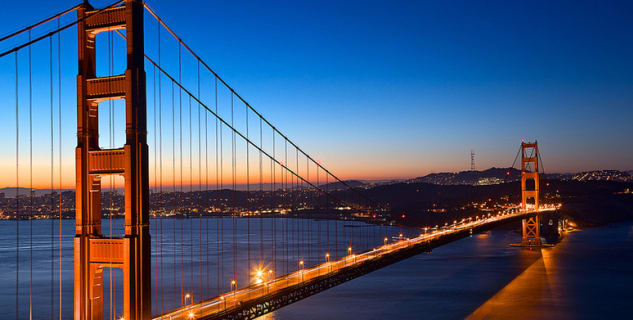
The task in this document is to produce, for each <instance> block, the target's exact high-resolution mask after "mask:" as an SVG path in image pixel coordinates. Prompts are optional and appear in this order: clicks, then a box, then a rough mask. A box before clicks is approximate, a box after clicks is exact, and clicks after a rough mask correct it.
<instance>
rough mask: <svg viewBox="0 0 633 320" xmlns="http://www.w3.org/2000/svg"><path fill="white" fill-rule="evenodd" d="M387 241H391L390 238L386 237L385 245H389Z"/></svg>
mask: <svg viewBox="0 0 633 320" xmlns="http://www.w3.org/2000/svg"><path fill="white" fill-rule="evenodd" d="M387 241H389V238H387V237H385V245H387Z"/></svg>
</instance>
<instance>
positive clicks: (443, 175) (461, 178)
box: [410, 167, 521, 185]
mask: <svg viewBox="0 0 633 320" xmlns="http://www.w3.org/2000/svg"><path fill="white" fill-rule="evenodd" d="M519 178H521V171H520V170H517V169H514V168H494V167H493V168H490V169H487V170H483V171H476V170H475V171H473V170H469V171H461V172H440V173H431V174H428V175H426V176H423V177H417V178H414V179H412V180H410V182H412V183H431V184H439V185H482V184H497V183H502V182H509V181H515V180H518V179H519Z"/></svg>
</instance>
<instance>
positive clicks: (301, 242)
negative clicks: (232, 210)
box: [0, 217, 417, 319]
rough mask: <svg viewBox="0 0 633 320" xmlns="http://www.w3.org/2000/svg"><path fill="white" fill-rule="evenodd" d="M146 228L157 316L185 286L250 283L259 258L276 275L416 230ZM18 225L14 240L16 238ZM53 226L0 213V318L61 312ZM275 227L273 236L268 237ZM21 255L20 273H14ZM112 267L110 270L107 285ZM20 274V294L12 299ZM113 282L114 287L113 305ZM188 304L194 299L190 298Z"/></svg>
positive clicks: (219, 224) (333, 225)
mask: <svg viewBox="0 0 633 320" xmlns="http://www.w3.org/2000/svg"><path fill="white" fill-rule="evenodd" d="M260 221H261V222H262V224H261V226H260ZM74 223H75V221H74V220H62V226H61V227H62V248H61V254H62V263H61V273H62V284H61V286H62V294H61V298H62V304H61V305H62V314H63V318H64V319H70V318H72V310H73V285H74V283H73V277H74V271H73V268H74V264H73V258H74V257H73V246H74V242H73V238H74V233H75V228H74V226H75V225H74ZM122 227H123V219H114V220H113V223H112V234H113V235H115V236H116V235H121V234H122V232H123V228H122ZM150 229H151V230H150V231H151V233H152V301H153V303H152V314H154V315H157V314H160V313H163V312H166V311H169V310H172V309H174V308H177V307H180V306H182V304H183V299H182V297H183V296H184V295H185V294H186V293H189V294H191V295H192V296H193V301H200V300H204V299H208V298H212V297H215V296H217V295H218V294H220V293H225V292H229V291H230V290H231V280H236V282H237V286H238V287H239V288H241V287H245V286H247V285H248V284H249V282H250V281H252V280H253V277H252V276H251V275H252V274H253V273H254V271H255V270H256V269H258V268H259V267H260V266H259V261H260V257H261V259H262V261H263V265H262V266H261V267H262V268H265V269H266V271H268V270H273V271H274V273H273V275H274V276H279V275H282V274H286V273H289V272H293V271H295V270H297V269H298V268H299V261H300V260H303V261H304V266H305V267H310V266H312V265H315V264H318V263H322V262H324V261H325V253H326V252H329V253H330V257H331V259H335V258H337V257H341V256H343V255H346V254H347V248H348V246H352V247H353V251H354V252H358V251H362V250H363V249H365V248H371V247H374V246H377V245H379V244H382V243H383V239H384V237H385V235H387V236H388V237H389V238H391V237H392V236H397V235H398V234H399V233H400V232H403V233H404V234H405V235H407V234H408V235H409V236H412V235H414V234H415V235H417V231H416V232H415V233H414V232H412V230H407V229H401V228H398V227H374V226H369V225H366V224H364V223H361V222H354V221H333V220H330V221H328V220H312V219H289V218H266V219H259V218H251V219H248V218H232V217H225V218H202V219H199V218H192V219H176V218H169V219H168V218H165V219H152V221H151V226H150ZM249 230H250V232H249ZM260 230H261V231H262V232H261V233H260ZM273 230H274V231H275V233H273ZM282 230H287V232H285V233H284V232H282ZM234 231H235V232H234ZM18 232H19V239H18V238H16V236H18ZM102 232H103V233H104V234H109V232H110V225H109V220H108V219H104V220H103V226H102ZM58 233H59V221H58V220H32V221H26V220H23V221H8V220H0V261H2V262H1V263H0V311H2V312H3V316H2V318H11V319H15V318H16V317H15V313H16V310H18V314H19V319H28V318H29V313H30V312H31V310H30V308H31V306H33V309H32V312H33V319H47V318H51V314H53V315H58V313H59V297H60V295H59V270H60V268H59V245H58ZM31 234H32V244H31V237H30V235H31ZM273 234H275V235H276V236H275V237H273ZM260 235H261V236H260ZM328 239H329V240H328ZM260 241H263V246H260ZM249 243H250V245H249ZM18 244H19V245H18ZM234 244H235V246H234ZM273 246H274V248H275V250H274V252H273V249H272V248H273ZM16 248H18V250H17V251H16ZM233 248H235V250H233ZM260 248H261V250H260ZM18 255H19V272H18V273H17V274H16V270H18V268H16V266H17V265H18V263H17V262H16V259H18ZM234 261H235V263H233V262H234ZM249 261H250V264H249ZM31 266H32V268H31ZM111 270H112V272H113V275H114V276H113V277H112V278H113V284H112V286H111V285H110V271H111ZM181 270H182V272H181ZM31 272H32V273H31ZM103 277H104V280H103V284H104V286H103V297H104V301H103V305H104V306H103V307H104V319H110V317H109V315H110V314H114V317H112V318H118V316H121V314H122V306H123V304H122V303H123V301H122V291H121V289H122V288H123V284H122V279H123V274H122V272H121V270H119V269H116V268H115V269H110V268H104V270H103ZM17 278H19V282H18V290H17V292H19V294H18V295H17V297H18V299H17V302H16V279H17ZM31 279H32V282H31ZM218 279H223V280H221V281H220V280H218ZM31 284H32V285H31ZM111 287H112V288H113V289H114V290H113V295H112V300H113V303H112V309H110V308H111V307H110V306H111V304H110V300H111V298H110V297H111V295H110V288H111ZM31 290H32V292H33V294H32V303H31V295H30V292H31ZM186 303H191V300H190V299H188V300H187V301H186ZM51 306H52V307H51Z"/></svg>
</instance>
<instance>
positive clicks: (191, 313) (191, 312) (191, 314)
mask: <svg viewBox="0 0 633 320" xmlns="http://www.w3.org/2000/svg"><path fill="white" fill-rule="evenodd" d="M195 316H196V315H195V314H194V313H193V311H189V314H188V315H187V317H188V318H189V319H193V318H194V317H195Z"/></svg>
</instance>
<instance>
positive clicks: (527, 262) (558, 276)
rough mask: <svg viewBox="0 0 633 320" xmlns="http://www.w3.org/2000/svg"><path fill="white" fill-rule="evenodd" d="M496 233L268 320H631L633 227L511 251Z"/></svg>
mask: <svg viewBox="0 0 633 320" xmlns="http://www.w3.org/2000/svg"><path fill="white" fill-rule="evenodd" d="M519 237H520V236H519V234H516V233H514V232H512V231H508V230H502V229H500V230H494V231H489V232H487V233H484V234H479V235H474V236H473V237H472V238H466V239H463V240H460V241H456V242H453V243H451V244H448V245H445V246H443V247H440V248H437V249H436V250H434V251H433V253H431V254H428V255H427V254H423V255H418V256H416V257H413V258H410V259H408V260H405V261H402V262H399V263H397V264H394V265H391V266H389V267H386V268H383V269H381V270H378V271H375V272H373V273H371V274H368V275H366V276H363V277H361V278H357V279H355V280H352V281H350V282H347V283H344V284H342V285H340V286H338V287H335V288H332V289H330V290H327V291H325V292H322V293H320V294H318V295H315V296H312V297H309V298H307V299H304V300H302V301H299V302H297V303H295V304H292V305H290V306H287V307H284V308H282V309H280V310H278V311H276V312H274V313H273V314H270V315H268V316H264V317H262V318H265V319H266V318H267V319H299V318H301V319H422V318H424V319H463V318H470V319H509V318H522V319H607V318H619V319H621V318H629V319H630V318H631V317H632V314H633V289H631V288H633V223H632V222H629V223H623V224H617V225H612V226H608V227H602V228H593V229H587V230H583V231H579V232H573V233H569V234H568V235H567V237H566V238H565V240H564V241H563V242H562V243H560V244H558V245H557V246H556V247H554V248H546V249H542V250H535V251H527V250H522V249H518V248H511V247H508V246H507V244H509V243H513V242H518V241H519V240H520V239H519Z"/></svg>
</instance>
